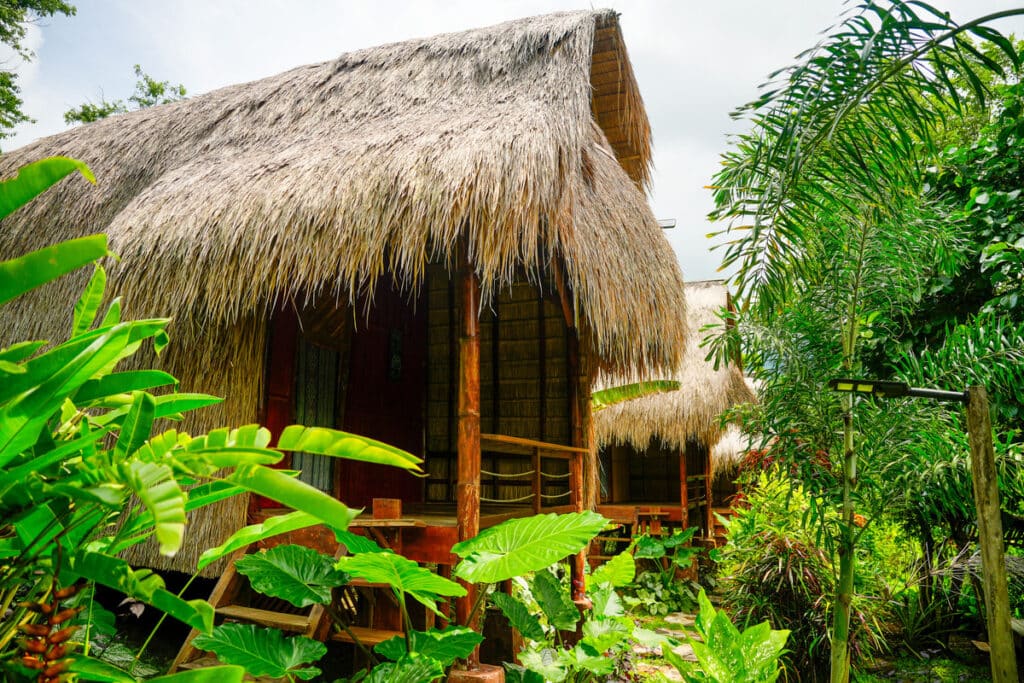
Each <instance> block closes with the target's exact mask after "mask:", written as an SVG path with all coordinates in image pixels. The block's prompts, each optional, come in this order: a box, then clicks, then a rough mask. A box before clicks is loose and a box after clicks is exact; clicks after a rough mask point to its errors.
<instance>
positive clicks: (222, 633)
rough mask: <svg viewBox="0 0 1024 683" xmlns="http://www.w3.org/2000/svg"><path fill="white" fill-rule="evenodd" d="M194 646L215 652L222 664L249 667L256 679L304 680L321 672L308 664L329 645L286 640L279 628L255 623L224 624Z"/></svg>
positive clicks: (309, 640)
mask: <svg viewBox="0 0 1024 683" xmlns="http://www.w3.org/2000/svg"><path fill="white" fill-rule="evenodd" d="M192 644H193V645H195V646H196V647H197V648H199V649H200V650H206V651H208V652H213V653H215V654H216V655H217V659H219V660H220V661H222V662H225V663H227V664H237V665H238V666H243V667H245V670H246V671H247V672H248V673H249V674H250V675H252V676H269V677H270V678H284V677H285V676H288V677H289V678H291V677H293V676H294V677H295V678H301V679H302V680H304V681H308V680H310V679H312V678H315V677H316V676H319V675H320V673H321V671H320V669H318V668H316V667H315V666H305V665H306V664H309V663H310V662H315V661H317V660H318V659H320V658H321V657H323V656H324V654H326V652H327V646H326V645H324V644H323V643H320V642H317V641H315V640H313V639H312V638H307V637H305V636H292V637H291V638H285V637H284V634H283V633H282V632H281V631H279V630H277V629H273V628H263V627H260V626H256V625H254V624H222V625H220V626H218V627H217V628H215V629H213V632H212V633H210V634H209V635H205V634H203V635H198V636H196V637H195V639H194V640H193V641H192Z"/></svg>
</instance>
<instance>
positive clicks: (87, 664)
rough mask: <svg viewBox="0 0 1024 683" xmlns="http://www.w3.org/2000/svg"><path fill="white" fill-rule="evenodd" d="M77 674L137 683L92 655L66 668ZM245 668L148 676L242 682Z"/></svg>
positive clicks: (158, 682)
mask: <svg viewBox="0 0 1024 683" xmlns="http://www.w3.org/2000/svg"><path fill="white" fill-rule="evenodd" d="M68 670H69V671H70V672H71V673H75V674H79V676H80V677H81V679H80V680H85V681H100V682H104V683H137V681H138V679H137V678H136V677H135V676H132V675H129V674H127V673H125V672H124V671H123V670H122V669H120V668H118V667H116V666H113V665H111V664H108V663H106V662H104V661H102V660H99V659H94V658H92V657H76V658H75V660H74V661H73V662H72V663H71V667H70V668H69V669H68ZM244 678H245V669H244V668H242V667H240V666H231V665H224V666H210V667H205V668H202V669H195V670H192V671H179V672H178V673H175V674H170V675H168V676H156V677H149V678H148V680H149V681H152V682H153V683H242V680H243V679H244Z"/></svg>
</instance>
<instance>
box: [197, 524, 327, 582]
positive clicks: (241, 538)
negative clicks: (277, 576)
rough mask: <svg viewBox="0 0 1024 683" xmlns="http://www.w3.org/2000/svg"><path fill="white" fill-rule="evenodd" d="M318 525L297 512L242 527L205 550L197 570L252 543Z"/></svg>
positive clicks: (200, 557)
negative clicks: (220, 542) (219, 543)
mask: <svg viewBox="0 0 1024 683" xmlns="http://www.w3.org/2000/svg"><path fill="white" fill-rule="evenodd" d="M319 523H320V520H318V519H317V518H316V517H314V516H313V515H311V514H309V513H308V512H301V511H297V512H289V513H287V514H284V515H277V516H274V517H270V518H269V519H266V520H264V521H263V522H261V523H259V524H250V525H249V526H246V527H242V528H241V529H239V530H238V531H236V532H235V533H233V534H231V536H229V537H228V539H227V540H226V541H224V543H222V544H221V545H219V546H217V547H216V548H208V549H207V550H205V551H204V552H203V554H202V555H200V556H199V562H198V566H197V569H200V570H201V569H202V568H203V567H206V566H208V565H210V564H212V563H213V562H216V561H217V560H219V559H221V558H222V557H227V556H228V555H231V554H232V553H234V552H237V551H239V550H241V549H242V548H245V547H247V546H249V545H251V544H253V543H257V542H259V541H262V540H264V539H267V538H272V537H274V536H278V535H280V534H285V533H288V532H289V531H297V530H299V529H305V528H306V527H310V526H313V525H315V524H319ZM332 562H333V561H332Z"/></svg>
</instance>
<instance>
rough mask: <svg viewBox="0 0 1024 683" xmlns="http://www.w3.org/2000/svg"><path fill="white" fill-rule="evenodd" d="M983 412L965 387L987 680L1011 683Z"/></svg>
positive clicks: (995, 486) (982, 399) (992, 464)
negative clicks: (987, 651)
mask: <svg viewBox="0 0 1024 683" xmlns="http://www.w3.org/2000/svg"><path fill="white" fill-rule="evenodd" d="M988 410H989V408H988V395H987V394H986V392H985V387H982V386H972V387H969V388H968V389H967V433H968V437H969V439H970V445H971V479H972V481H973V484H974V505H975V507H976V508H977V515H978V545H979V546H981V573H982V587H983V592H984V595H985V621H986V623H987V626H988V644H989V647H990V648H991V650H992V652H991V655H990V661H991V664H992V680H993V681H995V682H996V683H1016V681H1017V661H1016V657H1015V655H1014V651H1013V631H1012V629H1011V624H1010V599H1009V596H1008V592H1007V586H1006V558H1005V556H1004V553H1003V520H1002V515H1001V512H1000V510H999V482H998V479H997V476H996V475H997V473H996V461H995V455H994V454H993V448H992V423H991V421H990V418H989V414H988Z"/></svg>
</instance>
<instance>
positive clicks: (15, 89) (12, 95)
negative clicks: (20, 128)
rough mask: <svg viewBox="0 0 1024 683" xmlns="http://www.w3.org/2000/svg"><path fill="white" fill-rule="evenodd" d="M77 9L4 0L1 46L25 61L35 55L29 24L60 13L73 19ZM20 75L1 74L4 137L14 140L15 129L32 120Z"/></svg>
mask: <svg viewBox="0 0 1024 683" xmlns="http://www.w3.org/2000/svg"><path fill="white" fill-rule="evenodd" d="M74 13H75V8H74V6H73V5H70V4H68V3H66V2H63V0H4V1H3V2H0V43H3V44H4V45H7V46H8V47H10V48H11V49H12V50H13V51H14V52H15V53H17V54H18V56H19V57H21V58H22V59H23V60H25V61H30V60H31V59H32V57H33V56H34V55H33V54H32V52H31V51H30V50H28V49H27V48H26V47H25V45H24V42H23V41H24V40H25V35H26V33H27V30H28V29H27V24H28V23H29V22H32V21H35V20H37V19H42V18H45V17H52V16H54V15H57V14H63V15H65V16H72V15H74ZM17 78H18V75H17V74H16V73H14V72H13V71H10V70H6V69H5V70H3V71H0V138H6V137H10V135H11V133H10V131H11V129H12V128H14V127H15V126H17V125H18V124H19V123H25V122H29V121H32V118H31V117H29V116H28V115H26V114H25V112H23V111H22V109H21V106H22V100H21V97H20V93H21V88H20V87H19V86H18V83H17Z"/></svg>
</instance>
